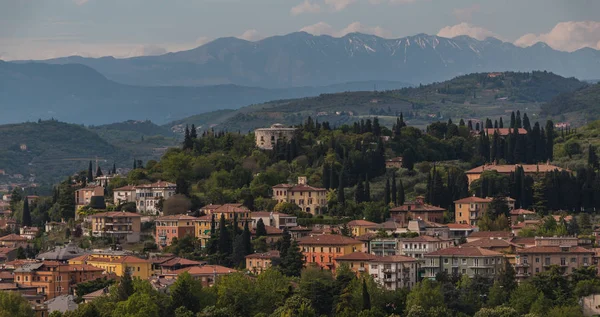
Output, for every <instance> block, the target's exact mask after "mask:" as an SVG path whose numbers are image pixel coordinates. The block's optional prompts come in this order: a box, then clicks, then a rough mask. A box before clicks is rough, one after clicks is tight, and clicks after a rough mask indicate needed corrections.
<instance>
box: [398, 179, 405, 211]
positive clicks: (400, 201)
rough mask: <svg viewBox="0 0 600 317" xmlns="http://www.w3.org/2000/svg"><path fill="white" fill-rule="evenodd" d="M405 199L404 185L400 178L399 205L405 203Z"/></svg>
mask: <svg viewBox="0 0 600 317" xmlns="http://www.w3.org/2000/svg"><path fill="white" fill-rule="evenodd" d="M404 201H405V200H404V185H403V184H402V180H401V179H400V180H399V183H398V206H402V205H404Z"/></svg>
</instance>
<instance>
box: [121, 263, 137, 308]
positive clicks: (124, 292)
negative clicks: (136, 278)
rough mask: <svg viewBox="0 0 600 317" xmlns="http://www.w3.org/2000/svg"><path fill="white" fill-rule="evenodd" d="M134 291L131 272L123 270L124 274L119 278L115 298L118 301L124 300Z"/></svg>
mask: <svg viewBox="0 0 600 317" xmlns="http://www.w3.org/2000/svg"><path fill="white" fill-rule="evenodd" d="M134 292H135V290H134V288H133V279H132V278H131V272H130V271H129V270H125V274H124V275H123V277H122V278H121V282H120V283H119V286H118V287H117V298H118V299H119V301H125V300H127V299H128V298H129V296H131V295H133V293H134Z"/></svg>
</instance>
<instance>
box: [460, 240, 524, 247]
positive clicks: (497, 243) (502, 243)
mask: <svg viewBox="0 0 600 317" xmlns="http://www.w3.org/2000/svg"><path fill="white" fill-rule="evenodd" d="M461 246H462V247H482V248H508V247H511V246H513V247H517V248H520V247H521V246H520V245H517V244H515V243H512V242H510V241H508V240H505V239H498V238H482V239H479V240H475V241H471V242H467V243H465V244H461Z"/></svg>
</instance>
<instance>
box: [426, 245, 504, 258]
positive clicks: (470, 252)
mask: <svg viewBox="0 0 600 317" xmlns="http://www.w3.org/2000/svg"><path fill="white" fill-rule="evenodd" d="M424 256H425V257H430V256H502V253H500V252H496V251H492V250H488V249H484V248H480V247H466V248H463V247H461V246H458V247H453V248H446V249H440V250H437V251H434V252H430V253H427V254H425V255H424Z"/></svg>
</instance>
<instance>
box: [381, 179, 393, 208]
mask: <svg viewBox="0 0 600 317" xmlns="http://www.w3.org/2000/svg"><path fill="white" fill-rule="evenodd" d="M383 199H384V202H385V205H386V206H388V205H389V204H390V201H391V199H392V198H391V197H390V179H389V178H387V179H386V180H385V189H384V191H383Z"/></svg>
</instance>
